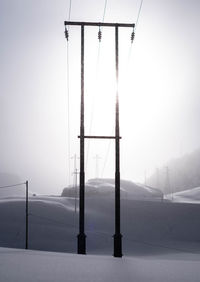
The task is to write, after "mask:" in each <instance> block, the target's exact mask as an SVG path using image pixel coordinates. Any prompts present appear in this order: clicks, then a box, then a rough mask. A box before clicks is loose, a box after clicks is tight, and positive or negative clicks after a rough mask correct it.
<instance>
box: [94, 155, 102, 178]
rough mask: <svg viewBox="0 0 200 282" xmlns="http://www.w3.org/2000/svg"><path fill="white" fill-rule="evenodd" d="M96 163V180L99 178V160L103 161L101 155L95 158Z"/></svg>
mask: <svg viewBox="0 0 200 282" xmlns="http://www.w3.org/2000/svg"><path fill="white" fill-rule="evenodd" d="M94 159H95V161H96V171H95V178H99V160H100V159H101V158H100V157H99V155H96V156H95V157H94Z"/></svg>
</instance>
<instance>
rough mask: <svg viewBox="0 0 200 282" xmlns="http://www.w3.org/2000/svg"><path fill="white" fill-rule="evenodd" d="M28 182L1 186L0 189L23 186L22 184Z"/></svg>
mask: <svg viewBox="0 0 200 282" xmlns="http://www.w3.org/2000/svg"><path fill="white" fill-rule="evenodd" d="M25 184H26V182H23V183H17V184H13V185H5V186H0V189H4V188H12V187H16V186H21V185H25Z"/></svg>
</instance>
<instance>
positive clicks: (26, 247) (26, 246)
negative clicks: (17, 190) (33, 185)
mask: <svg viewBox="0 0 200 282" xmlns="http://www.w3.org/2000/svg"><path fill="white" fill-rule="evenodd" d="M25 249H26V250H27V249H28V181H26V245H25Z"/></svg>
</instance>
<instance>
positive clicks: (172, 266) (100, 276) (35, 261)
mask: <svg viewBox="0 0 200 282" xmlns="http://www.w3.org/2000/svg"><path fill="white" fill-rule="evenodd" d="M199 280H200V268H199V257H193V258H192V259H191V258H190V259H184V260H181V259H170V256H169V258H168V259H160V258H159V257H156V258H155V257H153V256H150V257H145V258H141V257H137V256H135V257H123V258H113V257H111V256H96V255H75V254H63V253H50V252H41V251H29V250H27V251H25V250H16V249H8V248H0V281H2V282H14V281H16V282H36V281H37V282H39V281H41V282H45V281H46V282H55V281H59V282H64V281H65V282H66V281H67V282H94V281H95V282H130V281H134V282H147V281H148V282H180V281H181V282H189V281H190V282H191V281H192V282H199Z"/></svg>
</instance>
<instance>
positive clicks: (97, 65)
mask: <svg viewBox="0 0 200 282" xmlns="http://www.w3.org/2000/svg"><path fill="white" fill-rule="evenodd" d="M107 3H108V0H105V2H104V9H103V17H102V23H103V22H104V20H105V15H106V8H107ZM101 37H102V28H101V27H99V32H98V38H99V46H98V53H97V61H96V83H97V80H98V74H99V73H98V70H99V61H100V51H101V44H100V43H101ZM93 93H94V94H93V100H92V110H91V116H90V126H89V135H90V134H91V131H92V125H93V119H94V107H95V97H96V96H95V93H96V91H94V92H93ZM89 149H90V140H88V145H87V153H86V168H87V165H88V158H89Z"/></svg>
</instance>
